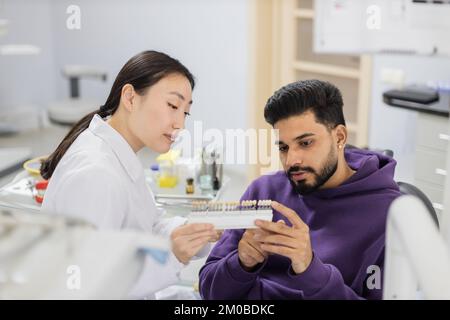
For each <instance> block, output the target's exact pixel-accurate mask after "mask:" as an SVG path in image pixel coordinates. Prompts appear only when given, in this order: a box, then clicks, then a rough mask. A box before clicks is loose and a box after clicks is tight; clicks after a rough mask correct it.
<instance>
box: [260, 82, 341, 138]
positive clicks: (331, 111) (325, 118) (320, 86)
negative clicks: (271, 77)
mask: <svg viewBox="0 0 450 320" xmlns="http://www.w3.org/2000/svg"><path fill="white" fill-rule="evenodd" d="M343 105H344V103H343V102H342V95H341V92H340V91H339V89H338V88H336V87H335V86H334V85H333V84H331V83H329V82H326V81H321V80H303V81H297V82H293V83H290V84H288V85H286V86H284V87H282V88H281V89H279V90H277V91H276V92H275V93H274V94H273V96H272V97H270V98H269V100H268V101H267V104H266V106H265V108H264V118H265V119H266V121H267V122H268V123H270V124H271V125H272V126H273V125H274V124H275V123H277V122H278V121H280V120H284V119H287V118H289V117H292V116H298V115H301V114H303V113H305V112H307V111H311V112H312V113H313V114H314V115H315V117H316V121H317V122H319V123H321V124H323V125H325V126H326V127H327V128H328V129H329V130H331V129H333V128H335V127H336V126H338V125H340V124H342V125H344V126H345V119H344V113H343V111H342V107H343Z"/></svg>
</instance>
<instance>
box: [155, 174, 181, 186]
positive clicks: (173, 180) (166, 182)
mask: <svg viewBox="0 0 450 320" xmlns="http://www.w3.org/2000/svg"><path fill="white" fill-rule="evenodd" d="M177 183H178V178H177V177H176V176H169V175H167V176H160V177H159V179H158V186H159V187H160V188H174V187H175V186H176V185H177Z"/></svg>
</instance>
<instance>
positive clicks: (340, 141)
mask: <svg viewBox="0 0 450 320" xmlns="http://www.w3.org/2000/svg"><path fill="white" fill-rule="evenodd" d="M334 132H335V137H336V143H337V145H338V147H339V146H341V147H340V148H343V147H344V146H345V144H346V143H347V128H346V127H345V126H344V125H342V124H339V125H338V126H337V127H336V128H334Z"/></svg>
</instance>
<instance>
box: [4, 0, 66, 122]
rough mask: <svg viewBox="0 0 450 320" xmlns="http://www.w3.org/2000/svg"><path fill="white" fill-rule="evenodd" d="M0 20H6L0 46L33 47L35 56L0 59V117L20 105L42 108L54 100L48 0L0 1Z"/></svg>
mask: <svg viewBox="0 0 450 320" xmlns="http://www.w3.org/2000/svg"><path fill="white" fill-rule="evenodd" d="M0 19H7V20H9V26H8V33H7V34H6V35H5V36H3V37H0V45H4V44H33V45H36V46H38V47H40V48H41V53H40V54H39V55H32V56H28V55H25V56H5V55H3V56H0V114H1V113H4V112H9V111H13V110H12V109H11V108H16V107H18V106H20V105H24V104H40V105H43V104H45V103H47V102H48V101H50V100H51V99H54V97H55V81H56V78H55V77H56V73H57V71H56V69H55V65H54V51H53V43H52V42H53V37H52V32H51V29H52V27H51V21H52V19H51V10H50V1H49V0H35V1H29V0H28V1H27V0H14V1H12V0H9V1H1V2H0Z"/></svg>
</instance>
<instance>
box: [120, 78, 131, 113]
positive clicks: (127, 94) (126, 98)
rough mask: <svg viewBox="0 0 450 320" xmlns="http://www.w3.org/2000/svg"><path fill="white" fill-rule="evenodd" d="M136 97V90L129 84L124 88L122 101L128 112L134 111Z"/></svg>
mask: <svg viewBox="0 0 450 320" xmlns="http://www.w3.org/2000/svg"><path fill="white" fill-rule="evenodd" d="M134 96H135V95H134V88H133V86H132V85H131V84H128V83H127V84H126V85H124V86H123V87H122V92H121V96H120V100H121V101H122V104H123V105H124V106H125V109H126V110H128V111H132V110H133V103H134Z"/></svg>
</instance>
